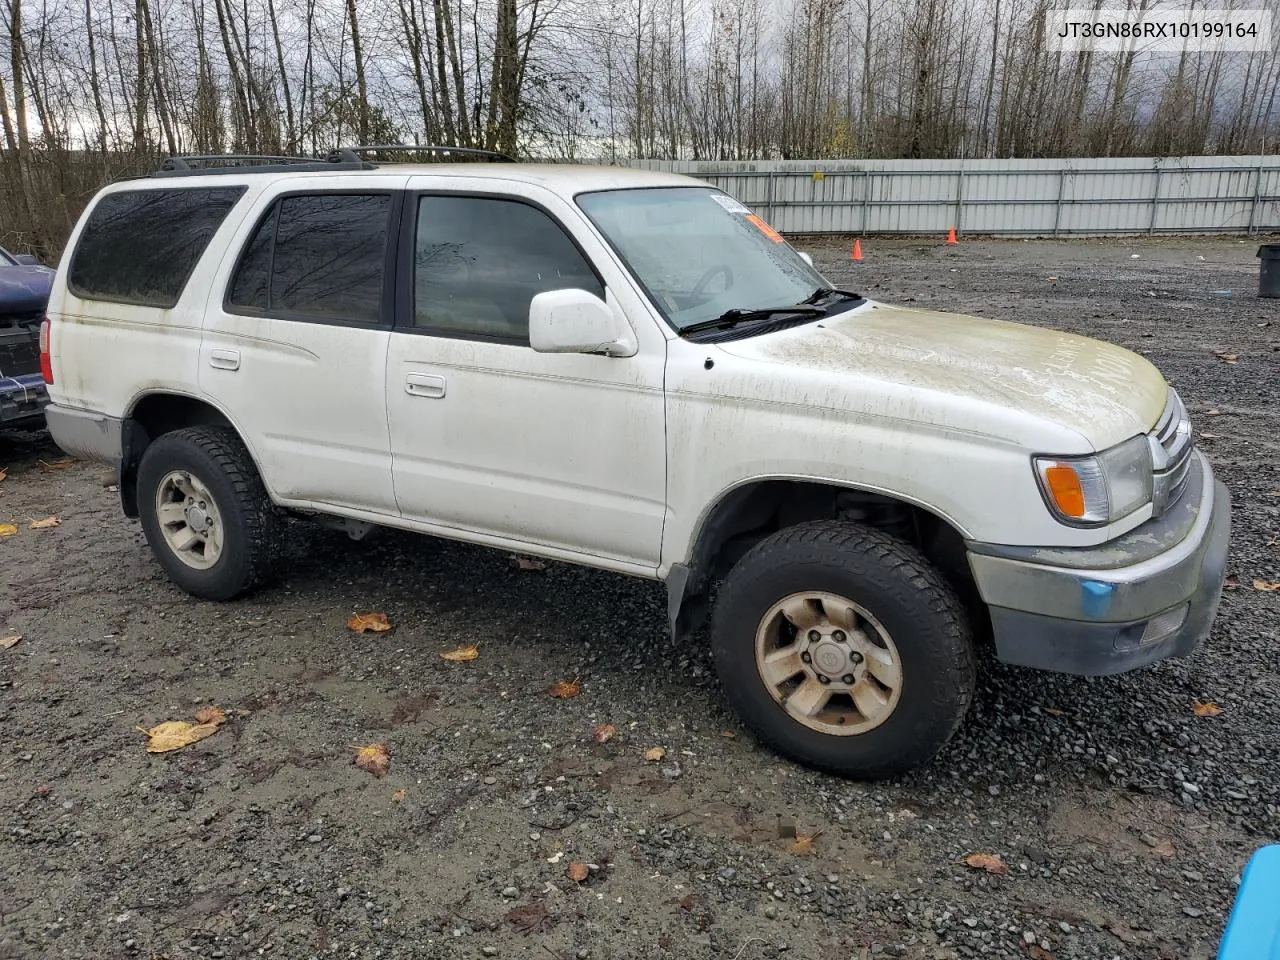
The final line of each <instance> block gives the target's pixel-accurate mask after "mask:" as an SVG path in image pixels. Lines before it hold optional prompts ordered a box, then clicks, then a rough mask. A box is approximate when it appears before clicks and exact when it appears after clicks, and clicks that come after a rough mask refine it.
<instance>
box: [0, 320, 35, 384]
mask: <svg viewBox="0 0 1280 960" xmlns="http://www.w3.org/2000/svg"><path fill="white" fill-rule="evenodd" d="M42 316H43V314H41V313H39V312H36V313H30V314H28V313H14V314H9V315H7V316H0V377H20V376H22V375H23V374H27V373H39V372H40V320H41V317H42Z"/></svg>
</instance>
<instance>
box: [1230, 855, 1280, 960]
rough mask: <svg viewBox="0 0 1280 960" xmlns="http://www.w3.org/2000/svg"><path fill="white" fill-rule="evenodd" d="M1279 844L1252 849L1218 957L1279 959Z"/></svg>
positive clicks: (1232, 959) (1244, 959) (1248, 959)
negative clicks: (1252, 852)
mask: <svg viewBox="0 0 1280 960" xmlns="http://www.w3.org/2000/svg"><path fill="white" fill-rule="evenodd" d="M1277 905H1280V844H1271V845H1269V846H1266V847H1260V848H1259V849H1258V850H1255V851H1254V854H1253V856H1252V857H1250V858H1249V863H1248V864H1247V865H1246V866H1245V868H1244V873H1243V875H1241V877H1240V889H1239V890H1238V891H1237V892H1236V902H1235V906H1234V907H1232V908H1231V916H1230V918H1229V919H1228V920H1227V929H1226V931H1225V932H1224V933H1223V934H1222V943H1221V944H1220V945H1219V946H1218V960H1280V909H1278V908H1277Z"/></svg>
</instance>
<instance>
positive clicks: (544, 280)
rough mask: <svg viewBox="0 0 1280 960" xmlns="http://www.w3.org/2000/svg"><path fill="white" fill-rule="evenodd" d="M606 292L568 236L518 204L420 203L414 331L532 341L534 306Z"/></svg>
mask: <svg viewBox="0 0 1280 960" xmlns="http://www.w3.org/2000/svg"><path fill="white" fill-rule="evenodd" d="M566 287H577V288H579V289H581V290H589V291H590V292H592V293H594V294H596V296H598V297H601V298H603V297H604V287H603V286H602V285H601V283H600V280H599V278H598V277H596V275H595V273H594V272H593V271H592V269H591V267H590V266H589V265H588V264H587V261H586V260H585V259H584V258H583V256H582V254H581V253H580V252H579V251H578V248H577V247H575V246H574V245H573V242H572V241H571V240H570V239H569V237H568V235H567V234H566V233H565V232H564V230H563V229H562V228H561V227H560V226H559V224H557V223H556V222H555V221H554V220H552V219H551V218H550V217H549V216H547V215H546V214H545V213H543V212H542V211H541V210H539V209H537V208H536V207H531V206H529V205H528V204H524V203H519V202H517V201H514V200H490V199H484V198H479V197H422V198H421V199H420V200H419V202H418V223H417V235H416V241H415V249H414V325H415V326H418V327H422V328H427V329H430V330H433V331H437V332H440V333H445V334H450V333H453V334H462V335H470V336H482V337H492V338H495V339H503V340H516V341H520V342H525V343H527V342H528V340H529V301H530V300H532V299H533V298H534V296H536V295H537V294H539V293H543V292H545V291H547V290H562V289H564V288H566Z"/></svg>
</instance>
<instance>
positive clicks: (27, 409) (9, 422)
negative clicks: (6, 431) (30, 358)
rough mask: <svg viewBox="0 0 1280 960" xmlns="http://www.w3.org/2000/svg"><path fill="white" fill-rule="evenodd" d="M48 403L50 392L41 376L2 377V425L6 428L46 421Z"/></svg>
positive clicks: (31, 374) (0, 394)
mask: <svg viewBox="0 0 1280 960" xmlns="http://www.w3.org/2000/svg"><path fill="white" fill-rule="evenodd" d="M48 402H49V391H48V389H47V388H46V387H45V385H44V378H43V377H41V376H40V374H38V373H28V374H23V375H22V376H20V377H5V376H0V424H2V425H4V426H6V427H10V426H16V425H23V426H26V425H27V424H31V425H38V424H39V423H40V421H41V420H43V419H44V408H45V404H47V403H48Z"/></svg>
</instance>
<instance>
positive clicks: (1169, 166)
mask: <svg viewBox="0 0 1280 960" xmlns="http://www.w3.org/2000/svg"><path fill="white" fill-rule="evenodd" d="M620 163H623V164H625V165H627V166H632V167H641V168H644V169H648V170H667V171H671V172H675V173H686V174H689V175H691V176H695V177H698V178H700V179H703V180H706V181H708V182H709V183H712V184H714V185H715V186H717V187H719V188H720V189H722V190H724V191H725V192H726V193H729V194H732V195H733V196H735V197H737V198H738V199H739V200H741V201H742V202H743V203H745V204H747V205H748V206H750V207H751V208H753V209H754V210H755V211H756V212H757V213H759V214H760V215H761V216H762V217H764V218H765V219H766V220H768V221H769V222H770V223H771V224H772V225H773V226H775V227H776V228H777V229H778V230H780V231H782V232H783V233H798V234H805V233H855V234H861V233H928V234H936V233H945V232H946V231H947V229H948V228H950V227H955V228H956V230H957V231H959V232H962V233H969V234H975V233H985V234H996V235H1010V236H1054V237H1056V236H1084V235H1101V234H1156V233H1269V232H1273V231H1280V157H1277V156H1274V155H1272V156H1266V157H1258V156H1252V157H1159V158H1132V157H1117V158H1100V159H1061V160H865V161H852V160H840V161H833V160H773V161H732V162H699V161H671V160H623V161H620Z"/></svg>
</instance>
